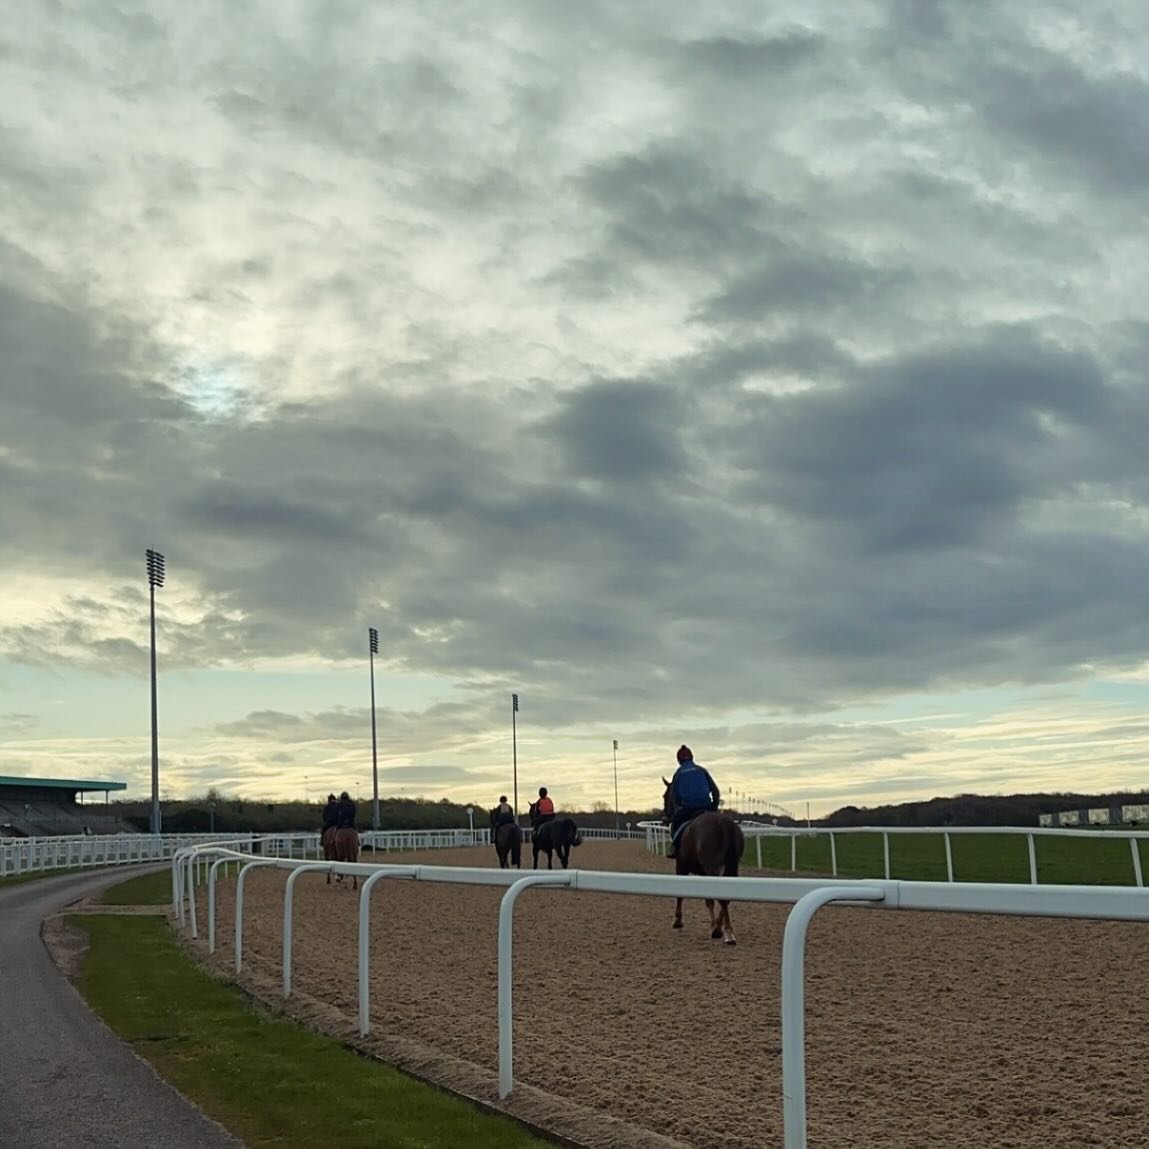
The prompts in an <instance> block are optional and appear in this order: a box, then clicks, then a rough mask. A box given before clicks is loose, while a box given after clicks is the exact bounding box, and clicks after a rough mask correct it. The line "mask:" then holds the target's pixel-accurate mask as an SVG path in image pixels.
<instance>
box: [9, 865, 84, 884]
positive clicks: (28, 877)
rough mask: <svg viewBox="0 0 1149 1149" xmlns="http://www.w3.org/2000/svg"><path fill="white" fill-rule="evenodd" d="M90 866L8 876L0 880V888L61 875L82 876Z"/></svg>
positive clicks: (67, 867)
mask: <svg viewBox="0 0 1149 1149" xmlns="http://www.w3.org/2000/svg"><path fill="white" fill-rule="evenodd" d="M93 868H94V867H92V866H66V867H64V868H63V869H59V870H33V871H32V872H31V873H30V874H9V875H7V877H3V878H0V888H3V887H4V886H19V885H21V884H23V883H24V882H35V881H37V880H38V879H40V878H58V877H60V875H61V874H82V873H83V872H84V871H85V870H91V869H93Z"/></svg>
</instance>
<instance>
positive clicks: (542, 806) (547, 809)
mask: <svg viewBox="0 0 1149 1149" xmlns="http://www.w3.org/2000/svg"><path fill="white" fill-rule="evenodd" d="M535 809H536V810H537V811H538V813H540V814H553V813H554V812H555V804H554V803H553V802H552V801H551V800H550V798H540V799H539V800H538V803H537V804H536V805H535Z"/></svg>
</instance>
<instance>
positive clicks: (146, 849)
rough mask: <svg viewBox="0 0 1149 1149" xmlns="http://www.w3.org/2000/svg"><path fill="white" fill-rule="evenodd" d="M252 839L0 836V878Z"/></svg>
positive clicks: (148, 858) (162, 856) (240, 844)
mask: <svg viewBox="0 0 1149 1149" xmlns="http://www.w3.org/2000/svg"><path fill="white" fill-rule="evenodd" d="M253 841H255V836H254V835H252V834H158V835H157V834H85V835H81V834H76V835H67V836H60V837H52V838H5V839H0V878H5V877H13V876H15V875H18V874H30V873H41V872H50V871H52V870H70V869H88V868H91V867H94V866H126V865H135V864H138V863H140V862H163V861H166V860H167V859H169V858H171V857H172V855H173V854H174V853H175V852H176V851H177V850H181V849H183V848H184V847H185V846H191V845H197V844H201V843H213V842H214V843H225V842H226V843H229V844H234V845H235V848H237V849H243V848H245V847H246V848H247V849H249V850H250V849H251V844H252V842H253ZM269 848H270V847H269ZM285 852H286V851H285Z"/></svg>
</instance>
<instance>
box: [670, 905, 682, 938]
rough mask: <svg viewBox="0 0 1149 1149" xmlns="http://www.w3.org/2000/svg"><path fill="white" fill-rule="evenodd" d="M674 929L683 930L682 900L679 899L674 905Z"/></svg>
mask: <svg viewBox="0 0 1149 1149" xmlns="http://www.w3.org/2000/svg"><path fill="white" fill-rule="evenodd" d="M672 928H673V929H676V930H680V929H682V899H681V898H679V899H678V900H677V901H676V902H675V903H674V926H673V927H672Z"/></svg>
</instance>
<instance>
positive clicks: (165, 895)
mask: <svg viewBox="0 0 1149 1149" xmlns="http://www.w3.org/2000/svg"><path fill="white" fill-rule="evenodd" d="M98 900H99V901H100V902H102V903H103V904H104V905H106V906H166V905H167V904H168V903H169V902H170V901H171V900H172V872H171V870H169V869H163V870H159V871H157V872H156V873H154V874H141V875H140V876H139V877H138V878H129V879H128V880H127V881H126V882H121V883H120V884H119V885H118V886H112V888H111V889H109V890H105V891H104V893H103V895H102V896H101V897H100V898H99V899H98Z"/></svg>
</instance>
